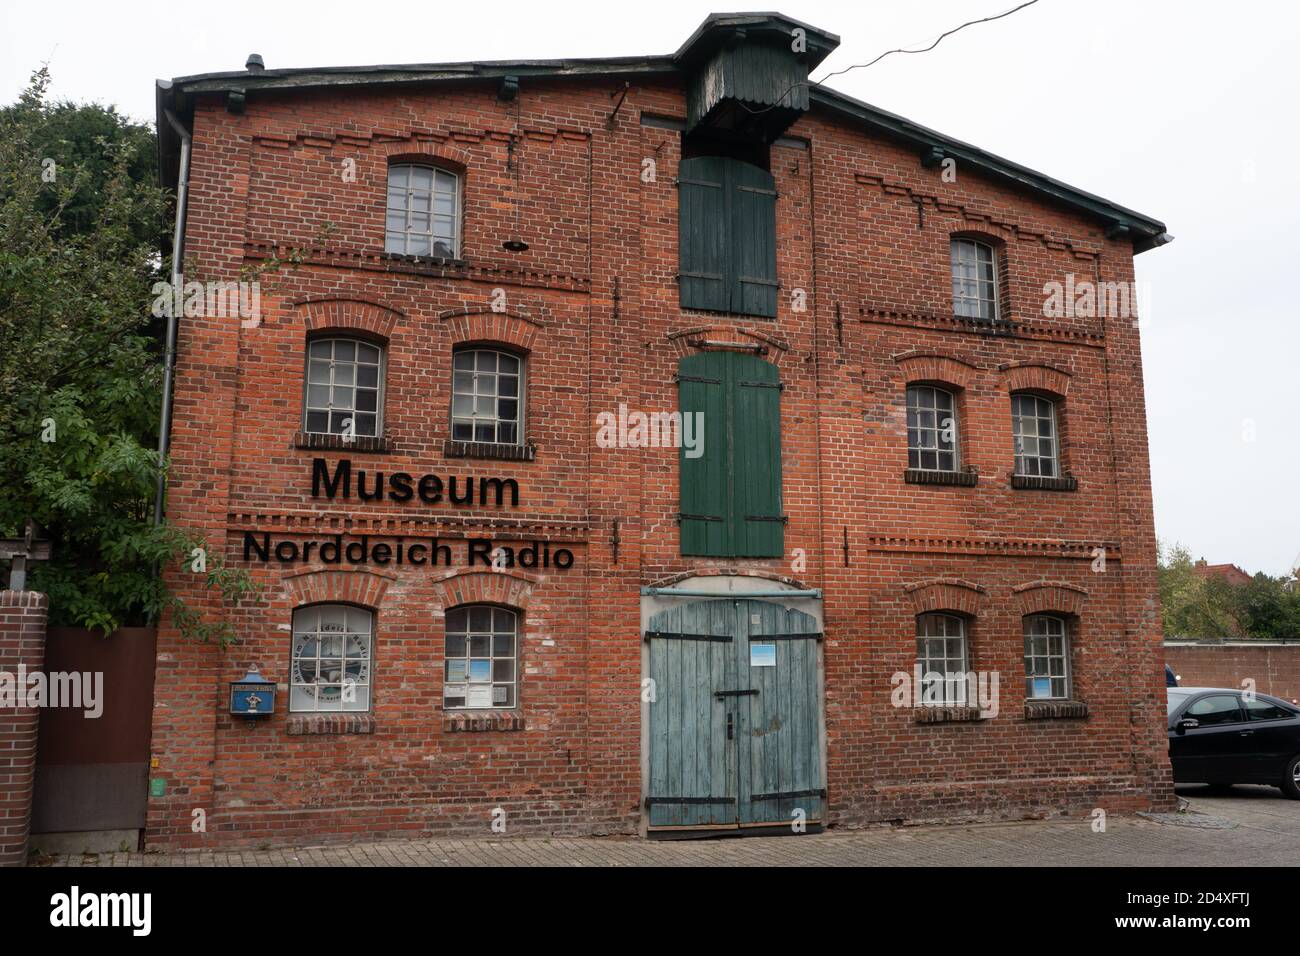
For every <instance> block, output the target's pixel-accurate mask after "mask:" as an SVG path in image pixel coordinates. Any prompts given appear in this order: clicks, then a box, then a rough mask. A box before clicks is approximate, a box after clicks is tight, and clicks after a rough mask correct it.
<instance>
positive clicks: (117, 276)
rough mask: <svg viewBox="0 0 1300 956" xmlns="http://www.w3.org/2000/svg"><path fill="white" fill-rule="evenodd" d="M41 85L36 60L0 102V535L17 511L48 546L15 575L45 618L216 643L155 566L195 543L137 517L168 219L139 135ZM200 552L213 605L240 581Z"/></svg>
mask: <svg viewBox="0 0 1300 956" xmlns="http://www.w3.org/2000/svg"><path fill="white" fill-rule="evenodd" d="M48 85H49V75H48V72H47V71H46V70H40V71H38V72H37V73H36V74H34V75H33V77H32V81H31V83H30V84H29V86H28V87H27V89H26V90H25V91H24V92H23V94H22V95H21V96H20V98H19V100H18V102H17V103H16V104H14V105H12V106H10V107H7V108H5V109H4V110H2V111H0V536H13V535H16V534H18V533H19V532H20V531H21V528H22V527H23V524H24V522H25V521H26V520H27V519H29V518H30V519H34V520H35V521H37V522H38V523H39V524H40V525H41V526H42V527H43V528H44V530H45V532H46V534H47V536H48V537H49V538H50V539H51V540H52V541H53V542H54V551H55V556H54V559H53V560H52V561H50V562H48V563H44V562H43V563H38V564H36V565H35V566H34V568H33V571H32V574H31V586H32V587H33V588H35V589H38V590H42V591H46V592H47V593H48V594H49V595H50V608H51V620H52V623H55V624H71V625H79V626H83V627H93V628H102V629H103V630H104V631H105V632H108V631H111V630H113V629H114V628H116V627H118V626H121V625H123V624H135V623H141V622H142V621H143V620H145V619H147V618H150V617H153V616H156V615H158V614H160V613H162V612H163V611H164V610H165V609H171V610H172V611H173V612H174V615H175V620H176V621H177V623H178V624H179V626H180V627H181V629H182V631H183V632H185V633H186V634H187V635H189V636H191V637H195V638H198V639H203V640H207V639H211V638H217V639H221V640H223V641H226V640H230V639H232V635H231V632H230V630H229V628H228V626H227V625H224V624H220V623H214V622H211V621H207V620H205V619H203V617H202V616H201V615H200V614H199V613H198V612H196V611H193V610H191V609H189V608H187V607H186V606H185V605H184V604H182V603H181V602H180V601H179V599H177V598H176V597H175V596H174V595H171V594H169V593H168V592H167V590H166V588H165V587H164V586H163V584H162V582H161V580H160V576H159V575H158V574H157V571H156V569H157V568H158V567H159V566H165V565H168V564H172V565H175V563H176V562H178V561H181V560H182V559H188V557H189V556H190V554H191V551H192V549H193V548H196V547H204V548H205V551H206V547H205V544H204V542H202V541H200V540H198V539H195V538H193V537H192V536H191V535H189V534H187V533H186V532H185V531H183V530H182V529H180V528H177V527H175V526H172V525H170V524H168V523H163V524H162V525H161V526H155V525H154V524H153V521H152V508H151V506H152V500H153V492H154V486H155V481H156V478H157V475H158V470H159V468H160V467H162V464H161V463H160V462H159V461H158V456H157V453H156V451H155V450H154V448H155V446H156V442H157V434H158V410H159V403H160V398H161V385H160V383H161V379H162V356H161V349H160V346H159V342H158V337H157V334H156V329H157V322H156V320H155V319H154V317H153V316H151V315H150V312H149V308H150V305H151V303H152V302H153V299H154V296H153V295H152V294H151V287H152V285H153V283H154V282H156V281H159V280H160V279H161V278H164V276H163V275H162V273H161V269H162V260H161V258H160V256H159V248H160V247H161V245H162V241H163V237H165V236H166V234H167V228H168V222H167V208H168V204H167V197H166V195H165V194H164V193H163V191H162V190H161V189H159V188H158V186H157V185H156V184H155V182H154V176H155V175H156V160H154V159H153V158H152V157H153V156H154V152H155V147H154V141H153V136H152V133H151V132H150V131H149V130H148V129H147V128H145V127H141V126H139V125H138V124H133V123H130V122H129V121H127V120H126V119H124V118H123V117H121V116H119V115H118V114H117V113H116V112H115V111H113V110H111V109H105V108H103V107H98V106H90V107H78V106H72V105H70V104H66V103H65V104H57V105H51V104H49V103H48V102H47V101H46V91H47V88H48ZM207 553H208V558H207V570H206V572H205V575H206V583H207V584H208V586H209V587H211V588H212V589H214V591H215V592H217V593H220V594H221V596H222V598H223V599H224V600H226V601H237V600H239V599H241V598H242V597H243V596H245V595H248V594H249V593H250V592H251V591H253V590H255V589H254V588H253V587H252V584H251V582H250V580H249V578H248V576H247V575H246V574H244V573H243V572H242V571H235V570H233V569H230V568H227V567H225V566H224V565H223V564H222V562H221V560H220V557H219V555H218V554H216V553H215V552H211V551H208V552H207Z"/></svg>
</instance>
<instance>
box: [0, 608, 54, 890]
mask: <svg viewBox="0 0 1300 956" xmlns="http://www.w3.org/2000/svg"><path fill="white" fill-rule="evenodd" d="M48 607H49V605H48V602H47V599H46V597H45V595H44V594H38V593H36V592H34V591H0V673H4V674H5V675H6V676H8V678H9V680H10V681H16V680H17V675H18V668H19V667H20V666H22V667H25V668H26V672H27V673H31V672H32V671H40V670H42V669H43V668H44V667H45V618H46V611H47V609H48ZM39 719H40V709H39V708H36V707H0V866H24V865H25V864H26V863H27V836H28V832H29V828H30V825H31V814H32V787H33V786H34V784H35V780H36V731H37V726H38V723H39Z"/></svg>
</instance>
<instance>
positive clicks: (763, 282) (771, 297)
mask: <svg viewBox="0 0 1300 956" xmlns="http://www.w3.org/2000/svg"><path fill="white" fill-rule="evenodd" d="M727 172H728V186H729V192H730V195H731V223H732V225H731V244H732V246H731V263H732V272H731V311H732V312H737V313H740V314H741V315H762V316H766V317H768V318H771V319H774V318H776V293H777V280H776V181H775V180H774V179H773V178H772V174H771V173H769V172H767V171H766V170H764V169H759V168H758V167H757V166H753V165H750V164H749V163H742V162H740V161H738V160H731V161H730V163H729V166H728V169H727Z"/></svg>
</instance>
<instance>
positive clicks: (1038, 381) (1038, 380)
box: [1002, 365, 1070, 398]
mask: <svg viewBox="0 0 1300 956" xmlns="http://www.w3.org/2000/svg"><path fill="white" fill-rule="evenodd" d="M1002 374H1003V376H1004V377H1005V379H1006V383H1007V391H1009V392H1044V393H1046V394H1048V395H1052V396H1055V397H1056V398H1065V396H1066V394H1068V393H1069V391H1070V373H1069V372H1067V371H1066V370H1065V369H1061V368H1056V367H1055V366H1052V365H1008V366H1004V367H1003V369H1002Z"/></svg>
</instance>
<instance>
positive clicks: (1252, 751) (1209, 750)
mask: <svg viewBox="0 0 1300 956" xmlns="http://www.w3.org/2000/svg"><path fill="white" fill-rule="evenodd" d="M1166 694H1168V697H1169V758H1170V760H1171V761H1172V763H1173V765H1174V781H1175V782H1176V783H1208V784H1211V785H1213V786H1216V787H1220V788H1223V789H1226V788H1228V787H1230V786H1232V785H1233V784H1234V783H1266V784H1270V785H1271V786H1274V787H1279V788H1281V790H1282V792H1283V793H1284V794H1286V795H1287V796H1288V797H1290V798H1291V799H1293V800H1300V707H1296V706H1295V705H1294V704H1289V703H1287V702H1286V701H1284V700H1279V699H1278V698H1276V697H1270V696H1268V695H1267V694H1255V695H1253V698H1252V699H1251V700H1246V699H1245V697H1244V695H1243V694H1242V692H1241V691H1240V690H1232V689H1228V688H1218V687H1170V688H1168V690H1167V691H1166Z"/></svg>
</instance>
